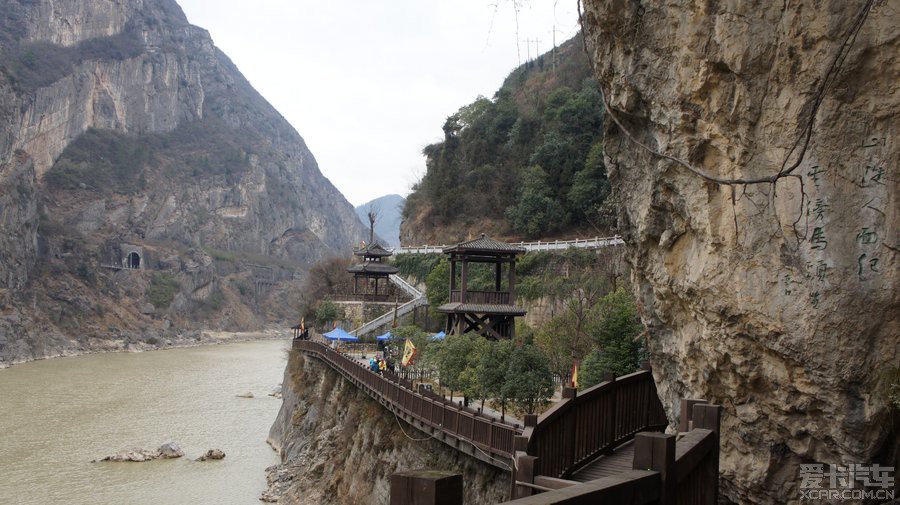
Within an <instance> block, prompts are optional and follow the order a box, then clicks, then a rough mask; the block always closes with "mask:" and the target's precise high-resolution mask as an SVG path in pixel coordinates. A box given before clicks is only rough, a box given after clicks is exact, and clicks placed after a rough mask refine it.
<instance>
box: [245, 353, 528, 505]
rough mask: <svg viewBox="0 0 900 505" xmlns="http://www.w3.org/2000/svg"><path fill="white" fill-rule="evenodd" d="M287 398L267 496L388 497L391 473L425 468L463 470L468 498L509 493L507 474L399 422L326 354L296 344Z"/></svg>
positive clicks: (274, 435) (272, 438) (300, 504)
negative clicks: (308, 352) (307, 352)
mask: <svg viewBox="0 0 900 505" xmlns="http://www.w3.org/2000/svg"><path fill="white" fill-rule="evenodd" d="M283 394H284V400H283V404H282V407H281V410H280V412H279V413H278V418H277V419H276V421H275V424H274V425H273V426H272V429H271V431H270V433H269V443H270V444H271V445H272V446H273V447H274V448H275V449H276V450H278V452H279V454H280V455H281V461H282V463H281V464H280V465H277V466H274V467H272V468H270V469H268V480H269V490H268V491H267V492H266V493H265V494H264V495H263V498H262V499H263V501H266V502H275V501H277V502H278V503H282V504H288V505H306V504H308V505H327V504H336V505H337V504H347V505H349V504H357V503H369V504H372V505H380V504H387V503H388V502H389V498H390V475H391V474H393V473H395V472H401V471H408V470H418V469H422V468H429V469H436V470H448V471H453V472H460V473H462V474H463V483H464V492H465V503H498V502H501V501H503V500H504V499H506V498H507V497H508V493H509V486H510V483H509V474H508V473H507V472H500V471H498V470H496V469H494V468H492V467H489V466H487V465H485V464H483V463H481V462H479V461H477V460H475V459H474V458H471V457H469V456H466V455H464V454H462V453H460V452H458V451H455V450H454V449H451V448H450V447H448V446H445V445H444V444H442V443H441V442H439V441H437V440H435V439H433V438H428V437H427V436H426V435H424V434H423V433H421V432H419V431H418V430H416V429H415V428H413V427H411V426H409V425H407V424H405V423H404V424H402V425H401V423H403V421H400V420H398V419H396V418H395V417H394V416H393V415H392V414H391V413H390V412H389V411H388V410H386V409H384V407H382V406H381V405H379V404H378V403H376V402H375V401H374V400H372V399H370V398H369V397H368V396H366V395H365V394H364V393H363V392H361V391H360V390H359V389H357V388H356V387H355V386H354V385H353V384H351V383H350V382H348V381H346V380H345V379H344V378H343V377H342V376H340V375H339V374H338V373H337V372H335V371H333V370H332V369H331V368H329V367H328V366H327V365H325V364H324V363H322V362H321V361H318V360H316V359H315V358H311V357H304V356H303V354H302V353H300V352H298V351H292V352H291V354H290V356H289V358H288V364H287V368H286V370H285V376H284V391H283Z"/></svg>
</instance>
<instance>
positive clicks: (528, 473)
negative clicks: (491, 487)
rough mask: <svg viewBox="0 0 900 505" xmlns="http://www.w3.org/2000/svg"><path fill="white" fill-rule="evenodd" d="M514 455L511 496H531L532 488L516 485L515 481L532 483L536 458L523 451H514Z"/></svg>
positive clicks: (514, 497)
mask: <svg viewBox="0 0 900 505" xmlns="http://www.w3.org/2000/svg"><path fill="white" fill-rule="evenodd" d="M514 457H515V458H516V459H515V463H516V464H515V465H514V466H513V479H512V487H513V489H512V498H513V499H516V498H524V497H526V496H531V495H532V494H533V492H534V490H533V489H532V488H530V487H528V486H519V485H516V482H526V483H528V484H534V467H535V464H536V462H537V458H536V457H535V456H529V455H528V454H525V453H524V452H516V455H515V456H514Z"/></svg>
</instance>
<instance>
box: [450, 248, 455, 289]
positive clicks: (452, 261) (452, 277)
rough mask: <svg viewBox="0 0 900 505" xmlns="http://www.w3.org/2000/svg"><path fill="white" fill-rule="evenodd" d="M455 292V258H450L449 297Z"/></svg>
mask: <svg viewBox="0 0 900 505" xmlns="http://www.w3.org/2000/svg"><path fill="white" fill-rule="evenodd" d="M454 290H456V258H454V257H453V256H451V257H450V297H451V298H452V297H453V291H454Z"/></svg>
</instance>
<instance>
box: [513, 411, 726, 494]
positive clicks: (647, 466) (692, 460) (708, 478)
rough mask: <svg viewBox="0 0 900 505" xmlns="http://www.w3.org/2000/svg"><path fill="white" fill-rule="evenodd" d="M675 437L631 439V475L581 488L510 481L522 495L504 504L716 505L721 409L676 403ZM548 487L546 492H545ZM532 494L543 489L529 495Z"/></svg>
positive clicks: (651, 435)
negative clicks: (677, 424)
mask: <svg viewBox="0 0 900 505" xmlns="http://www.w3.org/2000/svg"><path fill="white" fill-rule="evenodd" d="M681 405H682V407H681V414H682V419H683V421H682V423H681V427H680V428H679V429H682V428H684V427H687V428H686V429H688V430H689V431H686V432H682V433H679V434H678V435H677V436H676V435H666V434H663V433H647V432H642V433H638V434H636V435H635V437H634V438H635V441H634V444H635V445H634V459H633V462H632V468H633V470H632V471H628V472H623V473H620V474H618V475H616V476H615V477H605V478H602V479H597V480H593V481H590V482H586V483H578V482H573V481H566V480H562V479H553V478H541V477H536V478H534V479H531V480H529V481H528V482H525V483H522V482H516V484H525V485H526V486H521V485H519V486H517V487H516V488H515V489H514V492H515V493H517V495H518V496H520V497H521V496H523V495H524V496H527V497H524V498H520V499H515V500H512V501H509V502H505V504H508V505H557V504H581V503H629V504H632V505H715V504H716V503H717V502H718V478H719V472H718V470H719V429H720V426H719V425H720V417H721V412H722V409H721V407H719V406H718V405H707V404H705V403H703V402H702V400H700V401H698V400H682V404H681ZM551 488H552V489H551ZM535 490H547V492H543V493H540V494H535V495H532V496H528V495H531V494H532V493H533V492H534V491H535Z"/></svg>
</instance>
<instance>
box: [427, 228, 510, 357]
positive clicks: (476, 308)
mask: <svg viewBox="0 0 900 505" xmlns="http://www.w3.org/2000/svg"><path fill="white" fill-rule="evenodd" d="M443 252H444V254H447V255H449V256H450V301H449V302H448V303H445V304H443V305H441V306H440V307H438V309H437V310H438V312H442V313H444V314H447V330H446V331H447V334H448V335H460V334H463V333H468V332H476V333H478V334H480V335H482V336H484V337H486V338H489V339H492V340H496V339H501V338H514V337H515V335H516V324H515V318H516V317H519V316H524V315H525V310H524V309H522V308H520V307H517V306H516V257H517V256H518V255H520V254H524V253H525V248H523V247H518V246H514V245H511V244H507V243H505V242H500V241H498V240H494V239H492V238H490V237H487V236H485V235H484V234H482V235H481V237H479V238H476V239H474V240H469V241H466V242H460V243H458V244H456V245H453V246H450V247H446V248H444V250H443ZM471 263H489V264H493V265H494V269H493V270H494V272H493V273H494V276H493V277H494V279H493V281H494V282H493V289H492V290H472V289H469V280H470V279H469V277H470V276H469V265H470V264H471ZM504 268H506V277H507V280H506V290H505V291H504V290H503V269H504ZM457 277H459V281H458V282H457Z"/></svg>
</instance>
